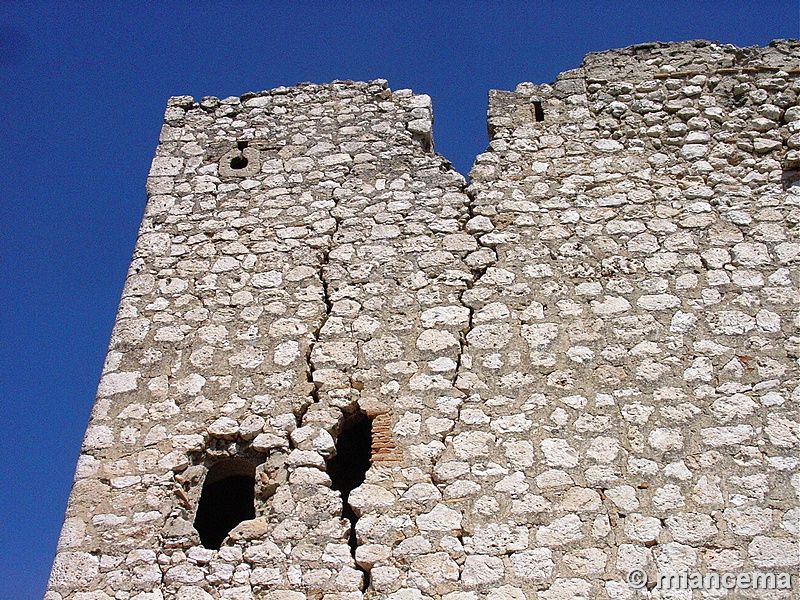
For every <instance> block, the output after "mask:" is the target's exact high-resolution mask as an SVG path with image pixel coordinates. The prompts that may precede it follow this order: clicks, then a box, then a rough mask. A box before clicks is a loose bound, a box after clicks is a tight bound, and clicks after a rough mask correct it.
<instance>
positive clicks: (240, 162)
mask: <svg viewBox="0 0 800 600" xmlns="http://www.w3.org/2000/svg"><path fill="white" fill-rule="evenodd" d="M247 162H248V161H247V157H246V156H244V155H241V154H240V155H239V156H234V157H233V158H232V159H231V169H236V170H237V171H238V170H239V169H244V168H245V167H246V166H247Z"/></svg>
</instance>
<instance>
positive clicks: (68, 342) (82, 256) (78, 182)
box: [0, 0, 800, 599]
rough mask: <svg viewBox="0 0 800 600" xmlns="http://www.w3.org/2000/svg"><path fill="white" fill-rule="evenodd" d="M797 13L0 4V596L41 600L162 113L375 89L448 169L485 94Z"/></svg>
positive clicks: (480, 129)
mask: <svg viewBox="0 0 800 600" xmlns="http://www.w3.org/2000/svg"><path fill="white" fill-rule="evenodd" d="M799 23H800V4H799V3H798V0H758V1H756V0H746V1H733V0H731V1H727V0H713V1H708V0H693V1H675V0H660V1H638V2H634V1H627V0H616V1H613V2H611V1H595V2H588V1H582V2H581V1H575V0H560V1H552V2H550V1H547V2H545V1H532V2H510V1H509V2H500V1H494V2H455V1H454V2H417V1H413V0H409V1H404V2H400V1H397V2H378V1H375V2H369V3H364V5H361V4H357V3H355V2H343V1H342V2H334V1H329V2H295V3H291V4H289V3H288V2H287V3H283V2H224V3H223V2H214V3H212V2H203V1H199V0H198V1H195V2H174V3H169V2H137V3H134V2H130V3H117V2H113V1H110V0H109V1H106V2H102V3H101V2H93V3H90V2H70V3H69V4H67V3H66V2H65V3H47V2H36V1H34V0H28V1H26V2H15V1H13V0H5V1H4V2H3V3H2V5H0V98H1V100H0V102H2V105H0V106H1V107H0V141H2V146H3V148H5V152H4V154H5V155H4V157H3V168H2V174H1V175H0V199H1V200H0V227H2V235H0V303H1V304H0V315H2V318H1V319H0V349H2V353H3V356H2V362H0V365H2V370H1V371H0V373H1V374H2V375H1V376H2V381H0V384H2V387H0V389H1V390H2V401H1V402H0V411H1V412H0V423H2V425H3V429H4V431H3V435H2V436H0V516H1V518H0V543H1V544H2V547H3V548H4V551H3V552H2V553H1V554H0V598H3V599H4V598H9V599H27V598H41V596H42V593H43V590H44V585H45V582H46V580H47V575H48V572H49V566H50V563H51V561H52V557H53V553H54V550H55V543H56V539H57V537H58V531H59V528H60V526H61V519H62V516H63V512H64V508H65V506H66V500H67V495H68V493H69V487H70V483H71V479H72V473H73V470H74V467H75V461H76V459H77V456H78V449H79V447H80V442H81V438H82V436H83V431H84V428H85V426H86V421H87V419H88V415H89V410H90V408H91V404H92V401H93V396H94V389H95V387H96V385H97V381H98V378H99V373H100V368H101V365H102V362H103V357H104V354H105V348H106V344H107V342H108V338H109V334H110V332H111V327H112V324H113V320H114V314H115V312H116V306H117V301H118V299H119V294H120V291H121V289H122V284H123V281H124V277H125V271H126V269H127V265H128V262H129V259H130V254H131V251H132V248H133V243H134V240H135V235H136V231H137V228H138V224H139V220H140V218H141V214H142V210H143V207H144V202H145V194H144V182H145V177H146V174H147V170H148V167H149V163H150V159H151V157H152V154H153V151H154V149H155V146H156V143H157V138H158V132H159V127H160V125H161V120H162V114H163V110H164V105H165V102H166V99H167V98H168V97H169V96H171V95H179V94H191V95H193V96H194V97H195V98H196V99H199V98H200V97H201V96H204V95H215V96H219V97H225V96H230V95H239V94H241V93H243V92H246V91H257V90H262V89H268V88H272V87H276V86H279V85H292V84H294V83H296V82H299V81H314V82H318V83H323V82H326V81H330V80H332V79H374V78H385V79H388V81H389V85H390V86H391V87H392V89H400V88H412V89H413V90H414V91H415V92H418V93H426V94H430V95H431V96H432V98H433V103H434V115H435V126H434V138H435V142H436V149H437V150H438V151H439V152H441V153H443V154H444V155H445V156H446V157H448V158H449V159H450V160H451V161H452V162H453V164H454V165H455V166H456V168H457V169H458V170H459V171H461V172H462V173H466V172H467V171H468V170H469V165H470V164H471V162H472V159H473V157H474V156H475V155H476V154H478V153H480V152H481V151H483V149H484V148H485V146H486V142H487V140H486V124H485V110H486V93H487V91H488V90H489V89H490V88H502V89H513V88H514V86H515V85H516V84H517V83H518V82H520V81H534V82H539V83H540V82H545V81H552V80H553V78H554V77H555V75H556V73H558V72H559V71H562V70H566V69H569V68H573V67H576V66H577V65H578V64H579V63H580V61H581V57H582V55H583V54H584V53H586V52H589V51H593V50H603V49H607V48H613V47H620V46H626V45H630V44H634V43H639V42H645V41H654V40H660V41H672V40H685V39H693V38H705V39H711V40H719V41H721V42H726V43H733V44H737V45H752V44H760V45H763V44H766V43H767V42H769V40H771V39H774V38H779V37H798V36H800V31H799V29H800V24H799Z"/></svg>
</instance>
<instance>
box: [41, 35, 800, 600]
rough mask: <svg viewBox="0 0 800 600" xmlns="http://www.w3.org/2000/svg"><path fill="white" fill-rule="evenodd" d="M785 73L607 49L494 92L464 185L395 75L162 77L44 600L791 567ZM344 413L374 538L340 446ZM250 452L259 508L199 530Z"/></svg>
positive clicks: (579, 579)
mask: <svg viewBox="0 0 800 600" xmlns="http://www.w3.org/2000/svg"><path fill="white" fill-rule="evenodd" d="M798 69H800V44H798V43H797V42H795V41H785V40H784V41H779V42H775V43H773V44H772V45H771V46H769V47H767V48H745V49H741V48H735V47H732V46H720V45H717V44H710V43H707V42H685V43H679V44H647V45H641V46H635V47H631V48H625V49H621V50H615V51H608V52H602V53H596V54H590V55H588V56H587V57H586V59H585V60H584V63H583V65H582V66H581V67H580V68H578V69H575V70H573V71H570V72H567V73H564V74H562V75H560V76H559V78H558V79H557V81H556V82H554V83H553V84H546V85H533V84H529V83H523V84H520V85H519V86H518V87H517V89H516V90H515V91H514V92H503V91H496V90H495V91H492V92H490V98H489V120H488V124H489V130H490V137H491V140H490V144H489V148H488V150H487V151H486V152H485V153H484V154H481V155H480V156H478V157H477V159H476V163H475V166H474V167H473V170H472V172H471V173H470V180H471V181H470V183H469V185H467V184H466V182H465V181H464V180H463V178H462V177H461V176H460V175H459V174H458V173H456V172H455V171H453V170H452V168H451V167H450V165H449V163H448V162H447V161H446V160H445V159H443V158H442V157H441V156H439V155H437V154H435V153H433V151H432V140H431V137H430V132H431V122H432V117H431V111H430V100H429V98H428V97H427V96H417V95H413V94H412V93H410V92H409V91H407V90H400V91H395V92H391V91H390V90H389V89H388V88H387V87H386V83H385V82H383V81H373V82H369V83H355V82H334V83H332V84H328V85H312V84H301V85H298V86H296V87H293V88H279V89H275V90H271V91H268V92H262V93H259V94H247V95H245V96H242V97H241V98H228V99H225V100H222V101H220V100H218V99H216V98H203V99H202V100H201V101H200V102H199V103H196V102H194V101H193V99H192V98H189V97H177V98H173V99H171V100H170V102H169V105H168V108H167V113H166V123H165V125H164V128H163V130H162V134H161V141H160V144H159V147H158V149H157V152H156V158H155V159H154V161H153V166H152V169H151V173H150V177H149V179H148V186H147V189H148V203H147V208H146V211H145V216H144V219H143V222H142V227H141V230H140V235H139V240H138V242H137V246H136V250H135V253H134V258H133V261H132V264H131V269H130V272H129V275H128V280H127V282H126V285H125V289H124V292H123V298H122V300H121V303H120V309H119V314H118V318H117V323H116V325H115V328H114V332H113V334H112V340H111V344H110V347H109V352H108V358H107V361H106V365H105V368H104V373H103V377H102V379H101V382H100V385H99V389H98V398H97V401H96V403H95V407H94V410H93V413H92V417H91V421H90V424H89V428H88V429H87V433H86V438H85V441H84V446H83V450H82V454H81V458H80V460H79V464H78V469H77V472H76V479H75V484H74V487H73V491H72V495H71V497H70V502H69V505H68V509H67V515H66V520H65V524H64V528H63V532H62V536H61V539H60V541H59V546H58V553H57V555H56V559H55V563H54V567H53V572H52V575H51V580H50V585H49V591H48V592H47V595H46V599H47V600H67V599H70V600H107V599H109V598H116V599H120V600H130V599H136V600H162V599H174V598H177V599H179V600H200V599H203V600H207V599H208V598H215V599H216V598H219V599H231V600H238V599H249V598H268V599H270V600H278V599H281V600H284V599H285V600H301V599H302V598H324V599H325V600H356V599H358V598H362V597H364V598H376V599H377V598H387V599H391V600H417V599H423V598H433V599H439V598H444V599H446V600H478V599H482V598H487V599H491V600H505V599H509V600H511V599H513V600H523V599H528V600H533V599H534V598H541V599H543V600H544V599H546V600H556V599H562V598H563V599H569V598H574V597H586V598H611V599H617V598H619V599H627V598H634V597H646V596H647V595H648V592H646V591H637V590H635V589H633V588H632V587H631V586H630V585H628V583H626V581H625V577H626V574H627V573H628V572H629V571H630V570H632V569H636V568H642V569H644V570H646V571H647V572H648V573H649V575H650V579H651V581H656V578H657V573H659V572H660V573H668V572H686V571H687V570H689V571H694V570H697V571H701V572H705V571H713V570H716V571H747V572H751V571H780V572H789V571H795V572H796V570H797V567H798V564H800V558H799V556H800V548H799V546H798V534H800V524H799V522H800V509H798V508H797V506H798V494H800V474H798V464H800V458H798V455H797V447H798V442H800V423H798V419H797V402H798V400H800V380H799V379H798V363H797V358H798V356H800V335H798V329H800V313H799V312H798V304H800V290H799V289H798V288H799V286H800V272H798V270H797V266H796V264H797V261H798V260H800V258H798V257H800V241H799V239H798V238H800V236H799V235H798V221H800V208H799V207H800V186H797V185H795V184H796V183H797V180H798V172H797V169H798V168H799V167H800V152H798V150H799V149H800V104H799V103H798V99H797V95H798V92H800V80H799V79H798V75H800V71H799V70H798ZM356 411H361V412H364V413H366V414H367V415H369V416H370V417H371V418H372V419H373V421H372V423H373V454H372V467H371V468H370V469H369V471H368V472H367V474H366V481H365V482H364V483H363V484H362V485H361V486H359V487H358V488H356V489H355V490H354V491H353V492H352V493H351V494H350V497H349V504H350V505H351V506H352V507H353V509H354V511H355V513H356V514H357V515H358V520H357V522H356V525H355V529H356V534H357V535H356V543H355V548H352V547H351V545H349V544H348V535H349V529H350V522H349V521H348V520H346V519H343V518H342V517H341V514H342V500H341V496H340V494H339V492H338V491H335V490H332V489H331V481H330V479H329V477H328V475H327V474H326V471H325V469H326V459H329V458H330V457H332V456H333V455H334V454H335V453H336V439H337V436H338V434H339V432H340V428H341V427H342V424H343V422H344V421H345V419H346V417H347V416H348V415H351V414H353V413H354V412H356ZM230 458H236V459H239V460H241V461H244V462H246V463H248V464H251V465H253V466H255V467H256V484H255V485H256V518H255V519H254V520H249V521H245V522H243V523H242V524H240V525H239V526H238V527H236V528H235V529H234V530H233V531H232V532H231V534H230V536H229V537H228V539H227V540H226V541H225V542H224V543H223V546H222V548H220V549H219V550H213V549H207V548H203V547H202V546H201V544H200V541H199V538H198V536H197V532H196V531H195V530H194V528H193V526H192V523H193V518H194V512H195V511H196V509H197V502H198V499H199V496H200V492H201V489H202V485H203V481H204V478H205V475H206V473H207V472H208V469H209V468H210V467H211V466H212V465H214V464H216V463H217V462H219V461H223V460H226V459H230ZM794 585H795V587H796V586H797V585H798V582H797V581H795V582H794ZM654 593H658V592H654ZM654 597H655V596H654ZM687 597H688V596H687ZM759 597H760V596H759ZM775 597H789V596H780V592H779V593H778V595H777V596H775Z"/></svg>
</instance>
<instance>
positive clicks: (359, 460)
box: [327, 411, 372, 554]
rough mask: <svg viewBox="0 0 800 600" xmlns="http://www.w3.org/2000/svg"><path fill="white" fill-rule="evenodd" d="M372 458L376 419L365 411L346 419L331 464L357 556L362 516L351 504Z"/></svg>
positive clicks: (331, 476) (352, 545) (353, 550)
mask: <svg viewBox="0 0 800 600" xmlns="http://www.w3.org/2000/svg"><path fill="white" fill-rule="evenodd" d="M371 456H372V419H370V418H369V417H368V416H367V415H366V414H364V413H363V412H361V411H358V412H356V413H355V414H353V415H352V416H350V417H348V418H347V419H345V421H344V423H343V424H342V429H341V431H340V432H339V435H338V437H337V439H336V456H334V457H333V458H331V459H330V460H329V461H328V465H327V471H328V476H329V477H330V478H331V487H332V488H333V489H334V490H338V491H339V492H341V494H342V517H344V518H345V519H347V520H348V521H350V540H349V544H350V549H351V550H352V552H353V553H354V554H355V551H356V546H357V540H356V522H357V521H358V516H357V515H356V513H355V512H354V511H353V509H352V508H351V507H350V504H349V502H348V501H347V500H348V498H349V496H350V492H351V491H353V490H354V489H355V488H357V487H358V486H359V485H361V484H362V483H364V479H365V477H366V475H367V471H368V470H369V466H370V459H371Z"/></svg>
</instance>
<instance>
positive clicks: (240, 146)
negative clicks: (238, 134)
mask: <svg viewBox="0 0 800 600" xmlns="http://www.w3.org/2000/svg"><path fill="white" fill-rule="evenodd" d="M248 145H249V142H248V141H247V140H239V141H238V142H236V147H237V148H238V149H239V151H242V150H244V149H245V148H247V146H248Z"/></svg>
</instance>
